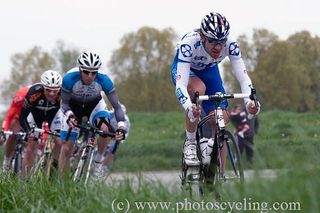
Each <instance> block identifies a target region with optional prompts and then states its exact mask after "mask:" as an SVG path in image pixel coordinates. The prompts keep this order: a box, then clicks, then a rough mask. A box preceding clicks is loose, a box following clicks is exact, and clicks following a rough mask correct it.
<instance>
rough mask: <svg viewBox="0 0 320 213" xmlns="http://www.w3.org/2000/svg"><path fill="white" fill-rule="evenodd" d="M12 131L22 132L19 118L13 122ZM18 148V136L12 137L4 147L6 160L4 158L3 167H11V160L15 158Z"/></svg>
mask: <svg viewBox="0 0 320 213" xmlns="http://www.w3.org/2000/svg"><path fill="white" fill-rule="evenodd" d="M10 130H11V131H13V132H19V131H21V126H20V123H19V119H18V117H16V118H14V119H13V120H12V121H11V125H10ZM15 147H16V136H14V135H10V136H9V137H8V139H7V141H6V143H5V145H4V150H5V153H4V158H3V167H4V168H6V167H8V166H9V165H10V160H11V159H12V158H13V156H14V150H15Z"/></svg>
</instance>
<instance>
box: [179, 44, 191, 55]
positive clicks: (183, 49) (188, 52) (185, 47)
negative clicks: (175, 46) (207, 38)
mask: <svg viewBox="0 0 320 213" xmlns="http://www.w3.org/2000/svg"><path fill="white" fill-rule="evenodd" d="M180 51H181V53H182V55H183V56H184V57H191V56H192V49H191V47H190V45H189V44H182V45H181V46H180Z"/></svg>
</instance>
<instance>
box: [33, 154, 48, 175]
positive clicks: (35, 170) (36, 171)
mask: <svg viewBox="0 0 320 213" xmlns="http://www.w3.org/2000/svg"><path fill="white" fill-rule="evenodd" d="M44 158H45V157H44V156H41V157H40V159H39V160H38V162H36V163H35V165H34V166H33V167H32V169H31V177H38V176H39V175H40V170H41V169H40V168H41V167H42V165H43V164H44V160H45V159H44Z"/></svg>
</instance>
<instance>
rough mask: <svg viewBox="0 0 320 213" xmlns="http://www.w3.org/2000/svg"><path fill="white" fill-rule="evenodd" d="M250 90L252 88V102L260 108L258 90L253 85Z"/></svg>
mask: <svg viewBox="0 0 320 213" xmlns="http://www.w3.org/2000/svg"><path fill="white" fill-rule="evenodd" d="M250 88H251V94H250V96H249V98H250V100H253V102H254V105H255V106H256V107H258V99H257V90H256V89H255V88H254V87H253V86H252V85H250Z"/></svg>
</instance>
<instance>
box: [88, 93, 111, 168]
mask: <svg viewBox="0 0 320 213" xmlns="http://www.w3.org/2000/svg"><path fill="white" fill-rule="evenodd" d="M109 118H110V114H109V113H108V111H107V110H106V103H105V102H104V100H103V99H101V100H100V101H99V103H98V104H97V105H96V107H95V108H94V109H93V110H92V112H91V114H90V117H89V122H90V123H91V124H92V125H94V126H96V127H98V128H100V129H101V130H102V131H103V132H106V133H107V132H109V131H110V124H109ZM109 141H110V138H109V137H100V136H99V138H98V153H97V155H96V158H95V160H96V161H98V162H102V161H103V158H104V157H103V155H104V152H105V150H106V148H107V146H108V143H109Z"/></svg>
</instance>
